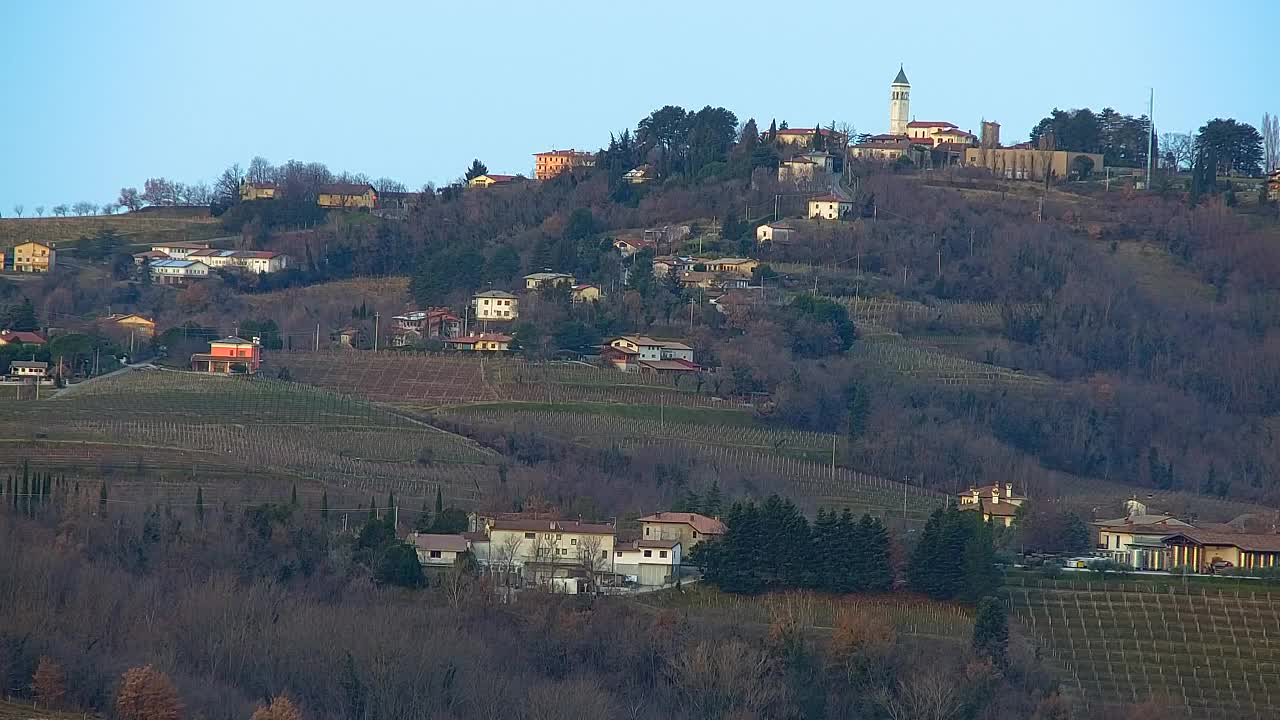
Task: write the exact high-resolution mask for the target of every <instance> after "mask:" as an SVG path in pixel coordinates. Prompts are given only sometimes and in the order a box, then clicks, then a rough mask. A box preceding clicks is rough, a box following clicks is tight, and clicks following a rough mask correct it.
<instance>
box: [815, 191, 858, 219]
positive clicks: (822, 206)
mask: <svg viewBox="0 0 1280 720" xmlns="http://www.w3.org/2000/svg"><path fill="white" fill-rule="evenodd" d="M852 212H853V202H852V201H850V200H848V199H846V198H843V197H840V196H839V195H836V194H835V193H830V194H827V195H819V196H818V197H814V198H809V217H811V218H816V219H820V220H842V219H844V218H846V217H848V216H849V214H850V213H852Z"/></svg>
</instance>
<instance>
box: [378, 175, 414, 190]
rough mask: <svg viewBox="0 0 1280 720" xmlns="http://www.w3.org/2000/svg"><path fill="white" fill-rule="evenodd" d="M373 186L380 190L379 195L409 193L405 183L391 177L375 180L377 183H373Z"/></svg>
mask: <svg viewBox="0 0 1280 720" xmlns="http://www.w3.org/2000/svg"><path fill="white" fill-rule="evenodd" d="M373 186H374V187H375V188H377V189H378V192H379V193H384V192H392V193H402V192H408V188H406V187H405V184H404V183H402V182H400V181H399V180H392V179H391V178H389V177H380V178H378V179H377V180H375V181H374V182H373Z"/></svg>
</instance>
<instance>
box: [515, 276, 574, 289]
mask: <svg viewBox="0 0 1280 720" xmlns="http://www.w3.org/2000/svg"><path fill="white" fill-rule="evenodd" d="M575 282H577V281H576V280H575V279H574V277H573V276H572V275H569V274H568V273H558V272H536V273H532V274H530V275H525V276H524V286H525V289H527V290H537V289H539V288H544V287H551V286H553V285H573V284H574V283H575Z"/></svg>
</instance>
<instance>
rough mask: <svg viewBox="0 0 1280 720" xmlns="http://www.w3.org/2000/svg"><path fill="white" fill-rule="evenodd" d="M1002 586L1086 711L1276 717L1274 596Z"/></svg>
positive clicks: (1278, 631) (1278, 670) (1279, 702)
mask: <svg viewBox="0 0 1280 720" xmlns="http://www.w3.org/2000/svg"><path fill="white" fill-rule="evenodd" d="M1005 592H1006V597H1007V600H1008V602H1009V605H1010V607H1011V609H1012V611H1013V614H1014V615H1015V616H1016V617H1017V619H1018V620H1019V621H1021V623H1022V625H1023V627H1024V628H1025V629H1026V630H1027V632H1028V633H1030V634H1031V635H1032V636H1033V637H1034V638H1035V639H1037V640H1038V641H1039V642H1040V643H1042V644H1043V646H1044V648H1045V649H1046V650H1047V651H1048V653H1049V654H1050V655H1051V656H1052V657H1053V658H1054V659H1056V660H1058V661H1059V662H1060V663H1062V664H1063V666H1064V667H1065V668H1066V670H1067V671H1068V673H1069V674H1070V675H1071V677H1072V679H1073V681H1074V682H1075V683H1076V684H1078V685H1079V687H1080V689H1081V690H1082V693H1081V695H1082V696H1083V698H1084V699H1085V702H1086V703H1088V704H1089V705H1090V706H1091V710H1105V709H1106V708H1107V707H1108V706H1111V705H1120V704H1123V703H1137V702H1145V701H1148V700H1151V701H1154V702H1157V703H1160V704H1163V705H1168V706H1170V708H1171V709H1173V710H1175V711H1176V714H1175V716H1176V717H1187V718H1226V717H1230V718H1259V719H1261V718H1274V717H1277V716H1278V715H1280V596H1276V595H1272V594H1270V593H1266V592H1256V593H1254V592H1248V591H1214V590H1206V589H1203V588H1192V589H1190V590H1186V591H1184V590H1182V589H1179V588H1176V587H1166V588H1163V589H1161V590H1159V591H1156V590H1154V589H1152V590H1149V591H1148V590H1143V589H1140V588H1139V587H1137V586H1133V587H1132V589H1129V588H1128V586H1126V589H1116V588H1115V587H1111V586H1107V585H1102V584H1096V583H1063V582H1058V583H1038V582H1035V581H1030V582H1028V583H1027V584H1026V585H1023V586H1021V587H1018V586H1011V587H1007V588H1006V590H1005Z"/></svg>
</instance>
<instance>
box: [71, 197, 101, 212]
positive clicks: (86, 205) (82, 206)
mask: <svg viewBox="0 0 1280 720" xmlns="http://www.w3.org/2000/svg"><path fill="white" fill-rule="evenodd" d="M97 210H98V206H97V205H95V204H94V203H91V202H85V201H84V200H81V201H80V202H78V203H76V204H75V205H72V206H71V212H72V213H74V214H76V215H80V216H85V215H90V214H92V213H94V212H97Z"/></svg>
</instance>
